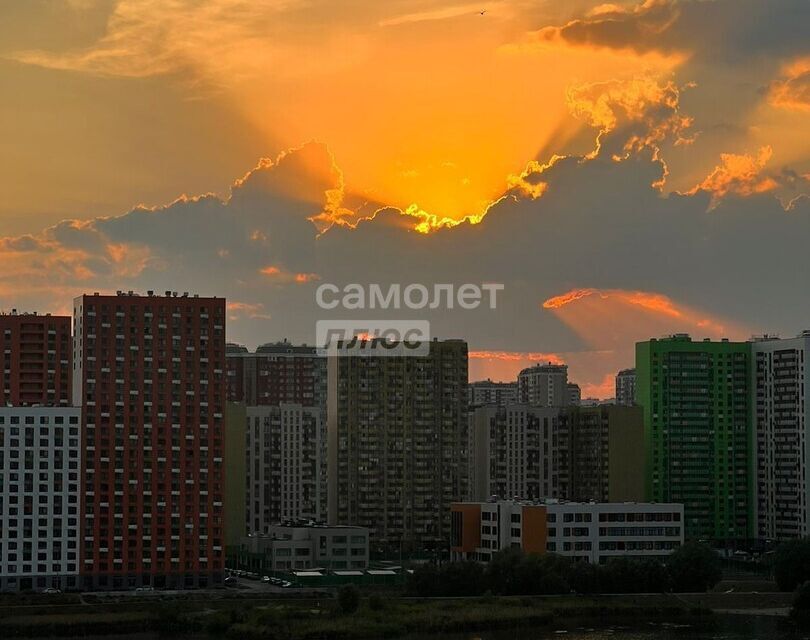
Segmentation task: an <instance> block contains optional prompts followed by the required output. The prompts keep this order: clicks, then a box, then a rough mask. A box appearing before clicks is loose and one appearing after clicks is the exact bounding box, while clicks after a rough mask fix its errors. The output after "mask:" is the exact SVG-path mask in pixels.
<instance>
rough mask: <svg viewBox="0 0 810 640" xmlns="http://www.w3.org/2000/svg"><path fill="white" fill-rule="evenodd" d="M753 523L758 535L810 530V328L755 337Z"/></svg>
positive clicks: (799, 533) (783, 536) (804, 533)
mask: <svg viewBox="0 0 810 640" xmlns="http://www.w3.org/2000/svg"><path fill="white" fill-rule="evenodd" d="M751 345H752V360H751V362H752V365H751V375H752V378H753V379H752V385H751V388H752V390H754V393H755V396H754V401H753V411H752V420H753V425H752V429H751V432H752V437H753V452H754V455H752V456H751V460H752V466H753V468H752V474H753V477H754V478H755V482H754V504H755V509H754V512H755V529H754V534H755V535H756V537H758V538H764V539H775V540H782V539H788V538H800V537H805V536H807V535H810V523H808V492H810V465H808V459H810V438H809V437H808V433H807V429H808V427H810V423H808V413H807V412H808V410H810V367H808V366H807V364H808V363H807V358H808V356H810V331H805V332H803V333H802V334H801V335H800V336H798V337H796V338H789V339H784V340H780V339H777V338H771V337H768V336H764V337H762V338H755V339H754V340H753V341H752V343H751Z"/></svg>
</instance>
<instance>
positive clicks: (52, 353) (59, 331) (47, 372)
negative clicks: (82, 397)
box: [0, 309, 71, 407]
mask: <svg viewBox="0 0 810 640" xmlns="http://www.w3.org/2000/svg"><path fill="white" fill-rule="evenodd" d="M70 350H71V340H70V316H52V315H50V314H46V315H39V314H37V313H17V311H16V309H15V310H13V311H12V312H11V313H3V314H0V352H2V358H3V384H2V385H0V405H2V406H31V405H42V406H47V407H51V406H69V405H70V403H71V390H70Z"/></svg>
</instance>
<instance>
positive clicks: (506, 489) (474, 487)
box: [468, 404, 560, 500]
mask: <svg viewBox="0 0 810 640" xmlns="http://www.w3.org/2000/svg"><path fill="white" fill-rule="evenodd" d="M559 420H560V412H559V409H556V408H551V407H533V406H530V405H527V404H509V405H506V406H500V407H496V406H486V407H478V408H476V409H475V410H473V411H472V412H471V413H470V431H469V434H470V435H469V438H470V444H469V451H470V457H469V472H468V474H469V477H470V499H471V500H487V499H489V498H490V497H491V496H500V497H502V498H507V497H516V496H519V497H520V498H523V499H529V500H536V499H539V498H544V497H556V496H557V495H558V494H557V489H558V481H557V475H556V473H554V470H553V467H552V462H553V457H554V447H553V439H554V433H555V432H556V431H557V429H558V426H559Z"/></svg>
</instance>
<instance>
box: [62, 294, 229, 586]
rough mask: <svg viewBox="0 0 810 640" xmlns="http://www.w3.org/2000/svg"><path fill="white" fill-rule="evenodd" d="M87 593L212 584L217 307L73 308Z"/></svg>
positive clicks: (131, 303) (219, 399)
mask: <svg viewBox="0 0 810 640" xmlns="http://www.w3.org/2000/svg"><path fill="white" fill-rule="evenodd" d="M73 364H74V385H73V393H74V398H75V400H76V402H77V404H81V406H82V429H83V435H84V442H83V444H84V474H85V476H84V483H83V484H84V487H83V489H84V505H83V512H84V513H83V520H84V530H83V531H82V545H81V549H80V552H81V553H80V556H81V566H80V573H81V574H82V583H83V587H85V588H93V587H100V588H112V589H117V588H127V587H133V586H140V585H152V586H154V587H164V586H166V587H174V588H183V587H195V586H200V587H202V586H208V585H211V584H213V583H216V582H219V581H221V580H222V572H223V564H224V557H225V554H224V515H223V512H224V506H223V494H224V487H223V472H222V460H223V450H224V442H223V441H224V413H225V390H226V389H225V387H226V382H225V300H224V299H223V298H199V297H196V296H194V297H189V296H188V295H187V294H183V295H182V296H177V294H176V293H174V294H172V292H166V295H165V296H155V295H153V294H152V293H151V292H149V295H146V296H139V295H137V294H132V293H131V292H130V293H128V294H126V293H121V292H119V294H118V295H97V294H96V295H83V296H80V297H78V298H76V299H75V301H74V354H73Z"/></svg>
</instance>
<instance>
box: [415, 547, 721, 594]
mask: <svg viewBox="0 0 810 640" xmlns="http://www.w3.org/2000/svg"><path fill="white" fill-rule="evenodd" d="M721 576H722V572H721V568H720V557H719V556H718V555H717V553H716V552H715V551H714V550H712V549H711V548H710V547H708V546H706V545H703V544H699V543H688V544H685V545H683V546H682V547H680V548H679V549H678V550H676V551H675V552H674V553H673V554H671V555H670V556H667V557H666V558H665V559H662V560H656V559H630V558H614V559H611V560H609V561H608V562H607V563H605V564H602V565H594V564H590V563H588V562H584V561H572V560H571V559H569V558H566V557H564V556H558V555H555V554H553V553H547V554H527V553H524V552H523V551H521V550H520V549H505V550H503V551H500V552H498V553H496V554H494V555H493V556H492V559H491V560H490V561H489V563H487V564H486V565H483V564H481V563H478V562H474V561H472V560H468V561H462V562H451V563H447V564H444V565H441V566H435V565H423V566H421V567H419V568H418V569H416V570H415V571H414V572H413V574H411V576H410V577H409V580H408V584H407V590H408V593H409V594H410V595H415V596H422V597H440V596H479V595H482V594H484V593H492V594H493V595H554V594H565V593H571V592H572V591H573V592H576V593H583V594H590V593H661V592H669V591H672V592H680V593H687V592H702V591H707V590H708V589H711V588H712V587H713V586H714V585H715V584H717V582H719V581H720V578H721Z"/></svg>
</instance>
